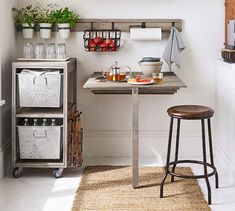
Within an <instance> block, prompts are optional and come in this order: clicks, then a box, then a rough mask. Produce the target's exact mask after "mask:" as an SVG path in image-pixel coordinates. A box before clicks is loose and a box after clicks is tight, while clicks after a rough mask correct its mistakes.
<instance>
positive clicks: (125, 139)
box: [84, 129, 202, 159]
mask: <svg viewBox="0 0 235 211" xmlns="http://www.w3.org/2000/svg"><path fill="white" fill-rule="evenodd" d="M167 144H168V130H152V131H151V130H149V131H146V130H145V131H140V132H139V149H140V157H156V158H158V159H161V158H162V157H164V156H166V150H167ZM174 147H175V134H173V143H172V153H173V150H174ZM131 152H132V142H131V131H130V130H97V131H96V130H88V131H87V130H84V155H85V156H88V157H131V155H132V153H131ZM179 154H180V156H182V157H188V158H189V159H190V158H191V157H200V156H201V155H202V149H201V131H200V129H199V130H187V129H186V130H183V129H182V131H181V135H180V151H179Z"/></svg>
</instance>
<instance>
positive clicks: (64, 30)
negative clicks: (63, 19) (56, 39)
mask: <svg viewBox="0 0 235 211" xmlns="http://www.w3.org/2000/svg"><path fill="white" fill-rule="evenodd" d="M57 25H58V30H59V36H60V38H61V39H64V40H65V39H68V38H69V37H70V24H69V23H58V24H57Z"/></svg>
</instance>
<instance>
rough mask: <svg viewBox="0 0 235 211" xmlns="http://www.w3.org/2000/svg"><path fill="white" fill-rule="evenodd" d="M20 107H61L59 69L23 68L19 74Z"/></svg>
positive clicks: (60, 76) (60, 77)
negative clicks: (37, 69)
mask: <svg viewBox="0 0 235 211" xmlns="http://www.w3.org/2000/svg"><path fill="white" fill-rule="evenodd" d="M18 82H19V104H20V105H19V106H20V107H54V108H55V107H61V105H62V89H61V84H62V74H60V73H59V71H31V70H23V71H22V72H21V73H19V74H18Z"/></svg>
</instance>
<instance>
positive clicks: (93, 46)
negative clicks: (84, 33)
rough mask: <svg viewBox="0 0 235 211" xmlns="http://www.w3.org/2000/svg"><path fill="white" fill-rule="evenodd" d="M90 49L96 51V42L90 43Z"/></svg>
mask: <svg viewBox="0 0 235 211" xmlns="http://www.w3.org/2000/svg"><path fill="white" fill-rule="evenodd" d="M88 47H89V50H90V51H96V44H95V43H94V42H89V44H88Z"/></svg>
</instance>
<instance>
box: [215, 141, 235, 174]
mask: <svg viewBox="0 0 235 211" xmlns="http://www.w3.org/2000/svg"><path fill="white" fill-rule="evenodd" d="M214 154H215V164H218V166H220V168H221V170H223V171H224V172H226V174H227V175H230V176H232V177H234V175H235V165H234V164H233V162H232V161H231V160H230V159H229V158H228V156H227V155H226V153H225V152H224V151H223V150H222V149H221V147H220V146H219V145H216V147H215V152H214Z"/></svg>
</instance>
